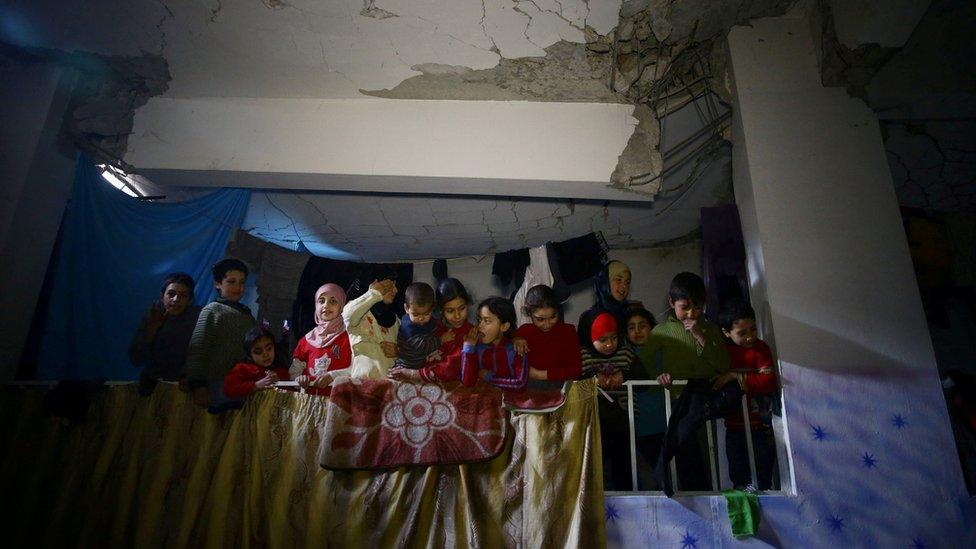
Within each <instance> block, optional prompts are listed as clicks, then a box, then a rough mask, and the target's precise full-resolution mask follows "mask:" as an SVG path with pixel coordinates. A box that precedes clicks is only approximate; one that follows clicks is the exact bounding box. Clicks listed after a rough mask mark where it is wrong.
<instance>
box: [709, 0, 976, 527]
mask: <svg viewBox="0 0 976 549" xmlns="http://www.w3.org/2000/svg"><path fill="white" fill-rule="evenodd" d="M809 29H810V25H809V23H808V22H806V21H805V20H804V19H802V18H799V17H798V18H790V17H785V18H776V19H763V20H758V21H755V22H753V24H752V26H749V27H736V28H734V29H732V31H731V33H730V34H729V36H728V43H729V57H730V66H731V69H732V72H733V76H734V83H735V89H734V98H735V108H734V113H735V118H734V123H733V151H734V153H733V178H734V190H735V198H736V203H737V204H738V206H739V211H740V215H741V219H742V229H743V235H744V238H745V246H746V255H747V262H748V270H749V277H750V286H751V288H750V292H751V295H752V300H753V304H754V305H755V307H756V309H757V313H758V314H759V316H760V317H761V318H760V319H759V320H760V325H761V326H760V327H761V331H762V334H763V336H764V337H765V339H767V340H768V341H769V342H770V344H771V345H773V349H774V353H775V355H776V358H778V361H779V367H780V373H781V378H782V386H783V405H784V417H785V425H786V431H787V432H786V433H785V435H786V439H787V442H788V452H789V454H790V456H791V457H792V462H791V464H792V466H791V467H789V468H787V469H786V470H785V471H784V473H785V475H786V478H785V479H784V480H786V481H787V482H785V483H784V484H785V485H786V486H787V487H789V486H790V485H794V486H795V489H796V492H797V494H798V495H799V496H800V503H799V507H802V512H800V511H797V515H795V516H796V517H797V520H800V521H801V522H803V521H805V520H809V522H810V524H826V525H827V526H828V527H829V528H824V529H822V530H823V532H825V533H829V532H830V531H831V529H832V530H833V531H836V532H842V531H843V532H848V533H850V534H851V535H854V532H853V530H855V529H859V528H863V531H862V532H859V533H858V538H857V539H871V540H873V542H872V543H869V545H878V546H893V545H896V544H901V543H910V540H911V539H912V536H918V539H926V540H934V539H944V538H942V536H945V535H948V534H949V533H950V532H955V533H958V530H956V529H957V528H959V526H960V524H961V522H962V521H961V519H960V516H959V507H958V501H961V500H962V499H963V498H964V497H965V487H964V485H963V481H962V477H961V475H960V468H959V463H958V461H957V458H956V455H955V451H954V443H953V438H952V433H951V431H950V428H949V421H948V415H947V413H946V407H945V403H944V402H943V398H942V393H941V388H940V383H939V378H938V374H937V370H936V363H935V357H934V354H933V350H932V344H931V340H930V337H929V333H928V328H927V325H926V322H925V316H924V313H923V311H922V304H921V299H920V297H919V292H918V287H917V285H916V281H915V275H914V272H913V269H912V263H911V259H910V256H909V252H908V244H907V241H906V237H905V233H904V230H903V228H902V225H901V218H900V214H899V210H898V203H897V200H896V197H895V192H894V188H893V185H892V182H891V174H890V172H889V169H888V163H887V161H886V159H885V151H884V147H883V143H882V140H881V135H880V131H879V128H878V121H877V117H876V116H875V114H874V113H873V112H872V111H871V110H870V109H869V108H868V107H867V106H866V105H865V104H864V103H863V102H862V101H860V100H858V99H853V98H851V97H849V96H848V95H847V94H846V92H845V91H844V90H843V89H841V88H824V87H822V86H821V83H820V70H819V67H818V66H817V56H816V46H815V45H814V42H813V40H812V39H811V36H810V31H809ZM908 429H910V433H909V431H908ZM881 460H884V461H885V462H887V463H886V464H885V466H884V467H885V471H887V472H888V473H890V474H888V473H886V474H885V475H874V474H873V472H874V470H875V469H876V468H877V467H878V466H879V465H878V464H879V463H880V462H881ZM878 498H880V499H878ZM882 500H885V501H891V502H898V501H901V502H907V501H911V502H912V503H911V504H910V505H900V506H899V505H882V504H880V503H879V502H880V501H882ZM954 500H955V501H954ZM872 502H874V503H872ZM804 505H805V507H804ZM765 507H766V505H765V504H764V514H765V513H766V509H765ZM764 520H765V519H764ZM882 525H889V526H882ZM797 526H798V529H799V528H803V527H804V526H800V525H797ZM845 529H846V530H845ZM816 531H818V532H819V531H820V530H816ZM862 536H863V537H862ZM851 543H854V542H851ZM854 544H857V543H854Z"/></svg>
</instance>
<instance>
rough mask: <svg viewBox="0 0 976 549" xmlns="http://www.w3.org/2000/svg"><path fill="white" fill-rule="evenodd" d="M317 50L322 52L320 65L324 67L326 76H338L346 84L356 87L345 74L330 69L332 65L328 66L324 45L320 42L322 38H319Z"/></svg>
mask: <svg viewBox="0 0 976 549" xmlns="http://www.w3.org/2000/svg"><path fill="white" fill-rule="evenodd" d="M319 50H320V51H321V52H322V64H323V65H325V72H326V73H327V74H330V73H335V74H338V75H339V76H341V77H342V78H343V79H345V81H346V82H349V83H350V84H352V85H354V86H355V85H356V83H355V82H353V81H352V79H351V78H349V76H347V75H346V73H344V72H342V71H337V70H334V69H333V68H332V65H330V64H329V60H328V59H327V58H326V56H325V43H324V42H322V38H321V37H320V38H319Z"/></svg>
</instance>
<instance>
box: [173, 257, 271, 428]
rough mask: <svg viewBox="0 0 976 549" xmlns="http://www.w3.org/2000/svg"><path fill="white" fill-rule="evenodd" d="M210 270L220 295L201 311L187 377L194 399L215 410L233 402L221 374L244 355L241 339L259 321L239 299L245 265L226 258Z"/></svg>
mask: <svg viewBox="0 0 976 549" xmlns="http://www.w3.org/2000/svg"><path fill="white" fill-rule="evenodd" d="M212 273H213V279H214V288H215V289H216V290H217V292H218V293H219V294H220V297H218V298H217V299H215V300H214V301H212V302H210V303H209V304H208V305H207V306H206V307H204V308H203V310H202V311H200V318H199V319H197V325H196V328H194V330H193V336H191V337H190V347H189V349H188V350H187V356H186V377H187V380H188V381H189V383H190V386H191V387H193V388H194V393H193V397H194V401H195V402H196V403H197V404H200V405H203V406H208V409H209V411H211V412H215V413H216V412H221V411H223V410H224V409H225V408H226V406H227V404H228V403H229V402H232V401H231V400H230V399H228V398H226V396H225V395H224V376H226V375H227V372H229V371H230V370H231V368H233V367H234V364H236V363H237V362H241V361H242V359H244V358H245V357H244V352H243V351H242V350H241V341H243V340H244V334H246V333H247V332H248V330H250V329H251V328H254V327H256V326H257V325H258V323H257V321H256V320H254V317H253V316H252V315H251V310H250V309H249V308H247V306H245V305H243V304H241V303H240V300H241V298H242V297H244V286H245V283H246V282H247V265H245V264H244V262H243V261H241V260H239V259H233V258H225V259H221V260H220V261H218V262H217V263H215V264H214V266H213V269H212Z"/></svg>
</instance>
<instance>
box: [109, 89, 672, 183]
mask: <svg viewBox="0 0 976 549" xmlns="http://www.w3.org/2000/svg"><path fill="white" fill-rule="evenodd" d="M632 112H633V107H632V106H630V105H619V104H603V103H542V102H519V101H504V102H503V101H412V100H386V99H332V100H323V99H245V98H206V99H172V98H154V99H152V100H150V102H149V103H148V104H147V105H146V106H145V107H142V108H141V109H139V110H138V111H137V113H136V119H135V129H134V133H133V135H132V136H131V137H130V138H129V148H128V152H127V154H126V156H125V161H126V162H128V163H129V164H131V165H133V166H135V168H136V171H137V172H138V173H140V174H143V175H145V176H147V177H149V178H150V179H151V180H153V181H154V182H156V183H158V184H161V185H192V186H235V187H255V188H276V189H315V190H334V191H356V192H387V193H389V192H393V193H420V194H430V193H437V194H441V193H443V194H465V195H486V196H519V197H523V196H524V197H560V198H578V199H590V200H623V201H630V202H633V201H649V200H651V199H652V198H653V196H652V195H649V194H638V193H635V192H629V191H626V190H622V189H617V188H612V187H610V186H609V185H610V175H611V173H613V170H614V168H615V167H616V165H617V158H618V156H619V155H620V153H621V152H622V151H623V150H624V147H625V146H626V144H627V140H628V139H629V137H630V135H631V134H632V133H633V131H634V127H635V126H636V124H637V121H636V119H635V118H633V117H632V116H631V113H632Z"/></svg>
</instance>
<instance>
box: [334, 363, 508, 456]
mask: <svg viewBox="0 0 976 549" xmlns="http://www.w3.org/2000/svg"><path fill="white" fill-rule="evenodd" d="M506 426H507V422H506V419H505V411H504V409H503V407H502V394H501V392H500V391H498V390H496V389H493V388H488V387H485V386H478V387H475V388H468V387H464V386H463V385H461V384H460V383H458V382H450V383H409V382H407V383H403V382H397V381H391V380H387V379H348V378H340V379H339V380H337V381H336V383H335V384H334V385H333V387H332V396H331V398H330V399H329V402H328V404H327V413H326V420H325V424H324V425H323V426H322V427H321V431H322V436H321V441H320V444H321V446H320V449H319V461H320V463H321V464H322V466H323V467H325V468H327V469H386V468H392V467H399V466H403V465H443V464H454V463H469V462H476V461H485V460H489V459H491V458H493V457H495V456H497V455H498V454H499V453H501V451H502V449H503V448H504V445H505V431H506Z"/></svg>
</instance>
